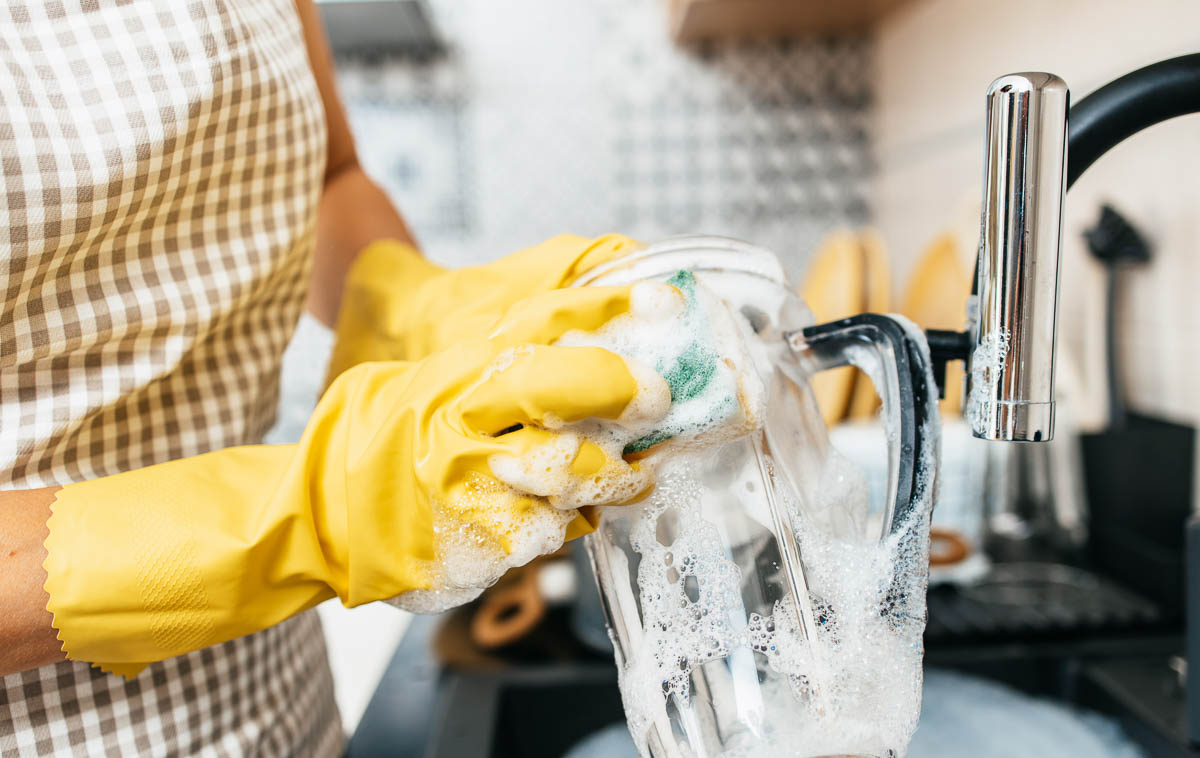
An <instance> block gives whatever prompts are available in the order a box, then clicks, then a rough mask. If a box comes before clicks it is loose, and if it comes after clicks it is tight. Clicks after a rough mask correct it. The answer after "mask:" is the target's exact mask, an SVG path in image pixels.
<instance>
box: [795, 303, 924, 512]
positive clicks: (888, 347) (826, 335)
mask: <svg viewBox="0 0 1200 758" xmlns="http://www.w3.org/2000/svg"><path fill="white" fill-rule="evenodd" d="M803 335H804V343H805V348H806V349H807V350H808V351H810V352H811V353H812V354H813V356H814V357H815V358H816V359H817V360H818V362H819V363H822V364H824V365H825V366H826V367H834V366H837V365H846V364H847V363H853V362H854V361H853V360H847V358H848V357H849V358H851V359H852V358H853V356H852V355H851V354H850V353H849V352H848V351H847V350H846V345H847V342H848V341H852V340H856V341H858V342H859V343H860V344H861V345H862V346H863V347H866V348H869V349H871V350H872V351H873V352H875V353H876V356H877V358H878V360H879V362H880V365H887V363H889V362H890V363H891V364H892V365H893V366H895V368H896V376H895V379H896V384H897V390H898V403H897V408H896V413H897V418H896V422H897V423H896V434H897V435H899V438H898V439H897V440H896V442H895V444H894V445H889V447H892V448H893V449H895V450H897V451H898V458H894V459H893V461H894V462H896V464H897V470H896V471H897V479H896V493H895V499H894V500H893V502H892V505H891V519H890V523H889V524H888V528H889V529H895V528H897V527H899V526H901V525H903V524H904V522H905V520H906V519H907V517H908V514H909V512H910V511H911V510H912V509H913V507H915V506H917V505H918V504H920V503H923V502H925V498H926V496H927V494H928V493H927V492H926V491H925V488H927V487H929V486H931V482H930V481H929V480H930V478H931V477H921V476H920V475H919V474H920V469H921V466H922V464H923V463H925V462H926V461H927V460H928V459H927V454H928V453H929V450H927V449H926V446H928V445H933V444H936V443H935V442H934V441H933V439H932V438H931V437H930V436H928V432H930V429H929V421H930V414H931V413H933V412H935V411H936V403H937V398H936V397H933V396H932V393H931V392H930V386H929V382H928V380H927V377H928V371H929V363H928V362H927V360H926V357H925V356H926V355H927V353H926V351H925V350H924V349H923V346H921V345H918V344H917V343H916V341H914V339H913V337H912V336H911V335H910V334H909V333H908V331H907V330H905V329H904V327H902V326H901V325H900V324H899V323H898V322H897V321H896V320H895V319H892V318H889V317H887V316H881V315H879V314H876V313H863V314H861V315H858V316H851V317H850V318H845V319H842V320H840V321H831V322H829V323H827V324H818V325H816V326H810V327H808V328H807V329H805V330H804V331H803ZM879 389H880V395H884V390H883V388H879ZM885 402H886V400H885ZM886 410H887V409H886V407H885V411H886Z"/></svg>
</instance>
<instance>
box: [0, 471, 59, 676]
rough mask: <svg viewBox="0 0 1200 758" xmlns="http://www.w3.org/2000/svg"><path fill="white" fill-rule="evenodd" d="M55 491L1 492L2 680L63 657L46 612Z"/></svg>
mask: <svg viewBox="0 0 1200 758" xmlns="http://www.w3.org/2000/svg"><path fill="white" fill-rule="evenodd" d="M57 491H58V488H57V487H48V488H46V489H39V490H18V491H15V492H0V676H3V675H4V674H12V673H15V672H18V671H24V670H26V669H31V668H37V667H38V666H45V665H46V664H48V663H54V662H56V661H61V660H64V659H65V656H64V655H63V653H62V645H61V643H59V641H58V635H57V632H55V630H54V627H53V625H52V623H51V622H52V621H53V616H51V614H50V612H49V611H47V610H46V601H47V600H49V598H50V596H49V595H47V594H46V590H45V589H43V585H44V584H45V583H46V570H45V569H44V568H42V562H43V561H44V560H46V549H45V548H44V547H43V546H42V542H43V541H44V540H45V539H46V534H47V529H46V519H48V518H49V517H50V504H51V503H52V502H54V494H55V493H56V492H57Z"/></svg>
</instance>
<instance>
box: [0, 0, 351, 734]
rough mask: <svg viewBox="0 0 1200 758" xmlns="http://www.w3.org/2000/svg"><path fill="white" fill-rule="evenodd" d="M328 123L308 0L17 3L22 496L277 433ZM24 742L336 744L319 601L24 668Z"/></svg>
mask: <svg viewBox="0 0 1200 758" xmlns="http://www.w3.org/2000/svg"><path fill="white" fill-rule="evenodd" d="M324 139H325V124H324V114H323V112H322V110H321V102H320V97H319V93H318V92H317V89H316V84H315V82H314V79H313V76H312V72H311V70H310V68H309V64H308V58H307V55H306V52H305V46H304V40H303V34H302V30H301V27H300V23H299V20H298V17H297V14H296V12H295V8H294V7H293V5H292V0H28V2H25V1H23V0H9V1H8V2H7V3H5V4H2V5H0V489H20V488H27V487H38V486H45V485H51V484H64V483H68V482H73V481H78V480H82V479H89V478H92V477H98V476H105V475H108V474H114V473H117V472H120V471H124V470H127V469H131V468H136V467H140V466H146V465H149V464H153V463H158V462H161V461H166V460H170V459H174V458H179V457H182V456H189V455H196V454H199V453H203V452H205V451H209V450H214V449H218V448H222V447H226V446H229V445H238V444H246V443H253V442H257V441H259V439H260V438H261V437H262V435H263V434H264V432H265V431H266V430H267V428H268V427H269V426H270V424H271V423H272V421H273V419H274V413H275V406H276V399H277V391H278V384H279V381H278V380H279V366H280V360H281V356H282V353H283V349H284V346H285V345H286V343H287V341H288V339H289V337H290V335H291V332H292V330H293V328H294V326H295V323H296V320H297V318H298V316H299V313H300V310H301V307H302V303H303V299H304V289H305V284H306V281H307V277H308V272H309V267H310V262H311V257H312V256H311V254H312V241H313V230H314V220H315V214H316V207H317V201H318V198H319V193H320V188H321V177H322V175H323V170H324V164H325V143H324ZM0 682H2V684H0V754H3V755H10V754H12V755H26V754H30V755H42V754H51V753H60V752H72V753H91V754H96V755H114V754H122V753H125V754H147V753H148V754H154V755H181V754H186V755H191V754H263V755H297V754H331V753H336V752H337V751H338V750H339V746H340V744H341V740H342V735H341V727H340V724H339V720H338V717H337V712H336V708H335V706H334V704H333V700H332V686H331V680H330V674H329V669H328V664H327V662H326V660H325V647H324V642H323V639H322V637H321V633H320V627H319V624H318V621H317V619H316V618H315V616H313V615H312V614H311V613H310V614H307V615H305V616H302V617H299V618H297V619H293V620H291V621H289V622H287V623H285V624H282V625H280V626H278V627H276V628H274V629H271V630H268V631H266V632H263V633H260V634H257V635H253V636H251V637H247V638H243V639H240V640H235V641H233V642H230V643H226V644H224V645H220V646H217V647H213V648H210V649H207V650H203V651H199V652H197V653H193V654H191V655H187V656H182V657H180V658H177V659H174V660H170V661H166V662H164V663H161V664H156V665H154V666H151V667H150V668H148V669H147V670H146V671H144V672H143V673H142V675H141V676H139V677H138V678H137V679H135V680H133V681H131V682H124V681H122V680H120V679H117V678H114V677H110V676H108V675H106V674H101V673H99V672H97V671H94V670H90V669H89V668H88V667H87V666H86V665H82V664H74V663H63V664H60V665H56V666H47V667H45V668H42V669H38V670H35V671H26V672H24V673H22V674H16V675H11V676H7V677H4V678H3V679H2V680H0Z"/></svg>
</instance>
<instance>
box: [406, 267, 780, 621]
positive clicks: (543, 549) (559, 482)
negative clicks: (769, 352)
mask: <svg viewBox="0 0 1200 758" xmlns="http://www.w3.org/2000/svg"><path fill="white" fill-rule="evenodd" d="M740 329H741V327H740V326H739V324H738V323H737V322H736V321H735V320H734V319H733V318H732V317H731V316H730V314H729V313H728V310H727V309H726V308H725V306H724V304H723V303H722V302H721V301H720V299H719V298H717V297H716V296H715V295H713V294H712V293H711V292H709V291H708V290H707V289H705V287H704V286H703V285H702V284H699V283H697V282H696V280H695V279H694V278H693V277H692V275H691V274H687V273H686V272H681V273H680V274H679V275H677V277H675V278H673V279H672V280H671V283H670V284H663V283H657V282H639V283H637V284H635V285H634V286H633V290H632V294H631V305H630V310H629V312H627V313H625V314H622V315H620V316H618V317H616V318H614V319H612V320H610V321H609V322H608V323H607V324H605V325H604V326H603V327H602V328H601V329H599V330H597V331H593V332H583V331H572V332H568V333H567V334H564V335H563V336H562V337H561V338H560V339H559V340H558V342H557V343H556V344H558V345H564V346H595V347H603V348H606V349H608V350H611V351H612V352H614V353H617V354H618V355H621V356H622V357H624V358H625V360H626V363H627V365H628V366H629V369H630V373H631V374H632V375H633V377H634V379H635V381H636V382H637V384H638V392H637V394H636V396H635V397H634V399H633V401H632V402H630V404H629V405H628V406H627V407H626V409H625V410H624V412H623V413H622V414H621V416H620V417H619V418H617V419H615V420H603V419H585V420H583V421H578V422H574V423H565V422H563V421H562V420H561V419H548V420H547V421H546V427H547V428H548V429H550V430H551V431H553V432H554V434H553V435H549V439H548V441H547V442H545V443H544V444H542V445H539V446H535V447H534V448H533V449H532V450H529V451H528V452H526V453H525V454H523V455H520V456H514V455H495V456H492V458H491V459H489V461H488V463H489V466H490V468H491V469H492V473H493V474H494V475H495V477H496V479H497V480H498V481H481V482H477V483H475V484H474V486H472V487H468V491H467V492H466V493H465V494H464V495H462V496H461V497H460V498H458V499H457V500H456V501H454V502H446V503H438V504H436V505H435V507H434V513H433V522H434V524H433V525H434V534H435V549H436V552H437V555H436V557H435V559H434V560H433V561H431V562H430V563H429V565H428V566H427V567H426V568H427V570H428V572H429V579H430V583H431V584H432V585H433V587H434V589H430V590H422V591H414V592H408V593H405V594H404V595H402V596H400V597H398V598H396V599H394V600H393V601H391V602H392V603H393V604H394V605H396V606H398V607H400V608H403V609H405V610H409V611H413V612H418V613H436V612H440V611H443V610H446V609H448V608H450V607H453V606H455V605H459V604H461V603H464V602H467V601H469V600H471V599H473V598H475V597H477V596H478V595H479V594H480V593H481V592H482V591H483V590H484V589H485V588H486V587H488V586H490V585H491V584H493V583H494V582H495V581H496V580H498V579H499V578H500V576H502V575H503V574H504V572H505V571H507V570H508V569H510V568H513V567H515V566H521V565H524V564H525V563H528V562H529V561H530V560H532V559H533V558H535V557H537V556H538V555H541V554H544V553H550V552H553V551H554V550H556V549H558V548H559V547H560V546H561V545H562V543H563V540H564V537H565V534H566V530H567V527H568V525H569V524H570V523H571V521H572V519H573V518H575V515H576V511H575V509H577V508H579V507H581V506H588V505H605V504H615V503H618V504H619V503H625V502H629V501H631V500H634V499H636V498H638V497H639V496H641V495H643V494H644V493H646V492H647V491H649V490H650V488H651V487H652V485H653V483H654V478H655V470H656V468H657V466H658V463H659V461H660V460H662V459H663V458H664V456H663V453H664V452H666V451H669V450H683V449H697V448H701V447H705V446H712V445H719V444H721V443H722V442H724V441H727V440H729V439H733V438H735V437H737V436H740V435H744V434H746V433H747V432H748V431H749V430H751V429H753V428H756V427H757V426H758V425H759V424H761V419H762V414H763V410H764V403H765V391H764V390H763V387H762V382H761V380H760V379H759V378H758V374H757V373H756V370H755V367H754V364H753V362H752V360H751V359H750V357H749V356H748V354H747V353H746V350H745V348H744V347H743V342H742V334H741V332H740ZM514 356H515V350H514V351H506V353H504V354H502V355H501V356H499V357H498V358H497V360H496V362H495V363H494V364H493V365H492V366H491V367H489V370H488V372H486V373H485V376H490V375H492V374H494V373H496V372H502V371H504V370H506V369H507V368H508V366H510V365H511V364H512V361H513V357H514ZM648 440H650V441H651V443H650V444H645V443H646V442H647V441H648ZM631 447H632V448H634V452H635V453H636V454H637V455H636V458H637V459H636V460H635V459H634V458H635V456H634V455H629V453H630V451H631ZM531 496H532V497H531Z"/></svg>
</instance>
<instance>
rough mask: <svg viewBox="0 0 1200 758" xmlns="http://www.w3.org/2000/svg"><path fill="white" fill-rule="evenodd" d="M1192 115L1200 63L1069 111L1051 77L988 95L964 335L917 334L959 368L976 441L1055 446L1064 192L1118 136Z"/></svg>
mask: <svg viewBox="0 0 1200 758" xmlns="http://www.w3.org/2000/svg"><path fill="white" fill-rule="evenodd" d="M1196 112H1200V54H1194V55H1185V56H1182V57H1179V58H1172V59H1170V60H1166V61H1162V62H1160V63H1155V64H1153V65H1151V66H1147V67H1145V68H1142V69H1139V70H1137V71H1134V72H1133V73H1130V74H1127V75H1125V76H1123V77H1121V78H1120V79H1117V80H1116V81H1114V82H1111V83H1110V84H1107V85H1105V86H1104V87H1101V88H1100V89H1099V90H1097V91H1096V92H1094V93H1092V94H1091V95H1089V96H1088V97H1086V98H1084V99H1083V100H1082V101H1081V102H1080V103H1079V104H1077V105H1076V106H1075V107H1073V108H1071V107H1070V92H1069V91H1068V89H1067V85H1066V83H1065V82H1064V81H1063V80H1062V79H1060V78H1058V77H1057V76H1054V75H1053V74H1046V73H1023V74H1009V75H1007V76H1002V77H1000V78H999V79H997V80H996V81H994V82H992V84H991V86H990V87H988V90H987V131H986V142H985V144H986V148H985V152H984V173H983V207H982V217H981V220H980V230H979V232H980V233H979V257H978V259H977V261H976V264H975V277H976V278H975V287H974V291H973V293H972V295H971V298H970V301H969V302H968V306H967V331H966V332H961V333H960V332H947V331H940V330H928V331H927V332H926V334H927V337H928V339H929V345H930V352H931V354H932V357H933V360H934V365H935V367H944V366H945V362H946V361H947V360H955V359H961V360H964V361H966V364H967V367H966V368H967V370H966V376H967V379H966V381H967V390H966V395H965V396H966V416H967V422H968V424H969V425H970V426H971V431H972V432H973V433H974V434H975V436H976V437H981V438H984V439H990V440H1005V441H1011V442H1045V441H1049V440H1050V439H1052V438H1053V437H1054V357H1055V348H1056V344H1055V343H1056V341H1057V340H1056V334H1057V331H1058V313H1057V311H1058V272H1059V259H1060V247H1061V244H1062V209H1063V199H1064V194H1065V192H1066V190H1067V189H1068V188H1069V187H1070V185H1071V184H1073V183H1074V181H1075V180H1076V179H1077V178H1078V177H1079V176H1080V175H1081V174H1082V173H1083V172H1084V171H1085V170H1086V169H1087V168H1088V167H1089V166H1090V165H1091V164H1092V163H1094V162H1095V161H1096V159H1097V158H1099V157H1100V156H1101V155H1103V154H1104V153H1106V152H1108V150H1109V149H1111V148H1112V147H1114V146H1115V145H1116V144H1117V143H1119V142H1121V141H1122V140H1124V139H1125V138H1126V137H1128V136H1130V135H1132V134H1133V133H1135V132H1138V131H1140V130H1142V129H1144V128H1146V127H1148V126H1151V125H1153V124H1156V123H1159V122H1160V121H1165V120H1167V119H1169V118H1174V117H1175V116H1181V115H1184V114H1188V113H1196ZM1068 113H1069V121H1070V129H1069V130H1068ZM1068 131H1069V138H1068ZM1068 145H1069V148H1068ZM1068 150H1069V153H1068ZM1068 155H1069V160H1068ZM938 373H939V374H941V373H942V372H941V371H940V370H939V372H938ZM941 381H942V379H941V377H940V376H939V383H941Z"/></svg>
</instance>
